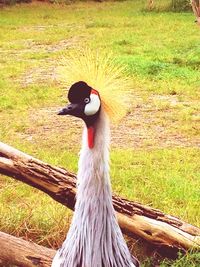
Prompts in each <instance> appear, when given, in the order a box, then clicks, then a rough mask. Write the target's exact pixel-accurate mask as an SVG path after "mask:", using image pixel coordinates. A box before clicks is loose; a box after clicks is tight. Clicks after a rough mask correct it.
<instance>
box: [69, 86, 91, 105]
mask: <svg viewBox="0 0 200 267" xmlns="http://www.w3.org/2000/svg"><path fill="white" fill-rule="evenodd" d="M91 90H92V88H91V87H90V86H89V85H88V84H87V83H85V82H83V81H79V82H76V83H74V84H73V85H72V86H71V87H70V89H69V93H68V99H69V101H70V102H71V103H80V102H82V101H84V99H85V98H87V97H90V93H91Z"/></svg>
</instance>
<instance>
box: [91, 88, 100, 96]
mask: <svg viewBox="0 0 200 267" xmlns="http://www.w3.org/2000/svg"><path fill="white" fill-rule="evenodd" d="M90 94H94V95H99V93H98V92H97V91H96V90H94V89H92V90H91V93H90Z"/></svg>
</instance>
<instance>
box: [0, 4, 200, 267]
mask: <svg viewBox="0 0 200 267" xmlns="http://www.w3.org/2000/svg"><path fill="white" fill-rule="evenodd" d="M164 2H165V3H166V1H164ZM199 37H200V31H199V29H198V28H197V27H196V26H195V24H194V17H193V15H192V13H171V12H162V13H159V12H145V11H144V2H142V1H125V2H105V3H92V2H89V3H83V2H82V3H76V4H71V5H66V6H63V5H62V6H59V5H48V4H41V3H36V4H35V3H34V4H31V5H26V4H23V5H17V6H13V7H6V8H4V9H2V10H1V13H0V40H1V42H0V54H1V57H0V140H1V141H2V142H5V143H9V144H11V145H13V146H15V147H17V148H19V149H21V150H23V151H25V152H27V153H29V154H32V155H34V156H35V157H38V158H40V159H42V160H44V161H47V162H49V163H51V164H54V165H57V166H64V167H66V168H68V169H69V170H72V171H75V172H76V171H77V160H78V156H77V153H78V151H79V149H80V145H79V142H77V140H78V138H79V137H78V138H77V139H76V135H78V136H81V133H80V129H79V130H78V133H76V131H77V129H76V128H73V127H67V126H66V127H64V130H63V124H64V123H65V122H64V121H63V120H60V121H58V119H57V118H56V119H55V115H54V114H56V110H57V109H58V107H59V106H62V105H63V104H64V102H65V94H66V90H65V86H64V85H63V84H61V83H59V82H58V81H57V79H56V67H57V66H58V65H59V61H60V59H61V58H62V57H63V56H65V55H67V54H68V52H69V51H71V50H73V49H78V48H79V47H84V46H90V47H91V48H93V49H97V50H103V51H108V52H110V51H112V52H113V53H114V54H115V56H116V64H118V63H122V64H123V65H125V66H126V67H127V76H129V77H130V78H131V80H132V87H133V89H132V91H131V95H132V100H131V101H132V104H133V108H132V110H133V112H134V111H137V109H136V107H137V106H139V108H140V107H148V106H150V108H149V110H150V111H148V112H147V110H143V109H141V112H142V113H141V114H140V115H141V116H142V118H143V120H144V129H147V139H146V141H145V142H146V143H145V142H144V144H143V146H142V147H141V148H139V149H138V148H137V146H133V147H131V148H130V147H128V145H127V146H126V147H123V146H122V147H121V146H120V147H116V146H114V148H113V149H112V153H111V159H112V166H111V167H112V184H113V189H114V191H115V192H116V193H118V194H120V195H122V196H124V197H127V198H129V199H133V200H137V201H139V202H142V203H144V204H149V205H152V206H153V207H155V208H159V209H161V210H163V211H164V212H166V213H168V214H172V215H175V216H178V217H180V218H182V219H183V220H185V221H187V222H189V223H192V224H194V225H197V226H200V219H199V218H200V209H199V202H200V190H199V188H200V173H199V156H200V155H199V154H200V153H199V148H198V144H199V130H200V129H199V120H200V117H199V97H200V90H199V88H200V79H199V71H200V64H199V63H200V57H199V53H200V45H199ZM138 96H139V98H138ZM173 101H175V103H174V102H173ZM140 118H141V117H138V121H135V120H129V121H128V122H127V125H128V126H129V127H130V129H132V130H134V129H137V124H138V123H139V121H140ZM152 118H153V119H154V120H153V122H152V121H151V119H152ZM67 123H68V124H69V123H70V119H69V120H67V121H66V124H67ZM152 124H155V125H158V126H160V127H161V126H162V127H164V128H166V131H165V133H166V139H168V138H169V139H170V136H176V135H178V134H180V135H181V136H183V137H184V140H190V142H189V143H187V144H186V143H184V141H181V142H180V143H179V145H175V146H174V145H173V143H172V144H170V145H168V146H167V147H166V146H165V145H163V143H162V142H161V143H160V142H158V140H157V139H154V138H150V139H148V134H150V133H152V131H153V133H154V134H156V131H159V130H156V129H154V128H151V127H152ZM80 127H81V125H80ZM148 129H150V131H149V132H148ZM65 130H66V131H65ZM79 133H80V134H79ZM131 138H132V136H130V140H131ZM79 139H80V138H79ZM69 140H70V141H69ZM127 143H128V140H127ZM150 145H151V146H150ZM149 147H150V148H149ZM70 218H71V212H70V211H68V210H66V209H65V208H64V207H62V206H61V205H60V204H57V203H55V202H54V201H52V200H51V199H50V198H49V197H47V196H45V195H44V194H43V193H41V192H38V191H37V190H34V189H32V188H30V187H28V186H26V185H24V184H21V183H20V182H16V181H14V180H12V179H10V178H7V177H4V176H0V229H1V230H2V231H5V232H9V233H12V234H15V235H17V236H24V237H25V238H27V239H31V240H33V241H36V242H38V243H39V244H43V245H47V246H51V247H58V246H59V245H60V244H61V243H62V241H63V239H64V238H65V234H66V231H67V229H68V225H69V221H70ZM195 264H196V265H195ZM198 265H199V254H188V255H186V256H185V258H181V257H180V259H178V260H177V261H176V262H170V263H169V262H167V261H164V262H162V263H161V265H160V266H174V267H178V266H198ZM144 266H145V267H147V266H152V261H151V260H146V261H144Z"/></svg>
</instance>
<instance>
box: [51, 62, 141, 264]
mask: <svg viewBox="0 0 200 267" xmlns="http://www.w3.org/2000/svg"><path fill="white" fill-rule="evenodd" d="M84 59H85V58H84ZM85 60H86V59H85ZM83 61H84V60H83ZM78 62H79V64H77V62H75V63H74V65H73V64H72V65H70V67H69V68H68V70H67V74H68V76H69V75H70V77H71V75H74V73H73V69H74V70H75V69H76V67H77V68H78V71H80V72H81V68H80V62H81V61H80V58H79V59H78ZM81 65H82V66H83V65H84V62H83V63H81ZM95 65H98V64H96V63H95ZM105 65H106V64H105ZM105 65H104V66H105ZM108 65H109V64H108ZM73 67H74V68H73ZM108 69H110V67H106V70H108ZM114 70H115V69H114ZM75 71H76V70H75ZM90 71H91V69H90ZM94 71H97V69H96V68H94ZM111 71H112V68H111ZM85 73H86V74H87V73H88V72H87V71H85ZM98 73H99V72H98ZM116 73H117V74H116V77H118V74H119V73H118V72H116ZM93 74H94V73H93ZM95 74H96V77H98V75H97V73H96V72H95ZM108 74H109V72H108ZM112 74H113V73H112ZM86 76H88V75H86ZM108 76H109V75H108ZM108 76H106V75H102V76H101V81H102V80H103V78H102V77H104V81H105V83H106V80H107V79H106V77H107V78H108V79H109V77H108ZM116 77H114V76H113V77H112V79H111V80H110V81H114V80H115V79H116ZM75 78H76V75H75ZM105 79H106V80H105ZM97 83H98V82H97ZM93 84H94V83H93ZM109 84H110V82H109ZM104 88H105V87H104ZM107 88H108V87H107ZM105 91H106V92H107V93H108V90H107V89H106V88H105ZM107 93H105V94H104V90H102V95H101V90H97V89H96V88H94V87H91V86H90V85H89V84H88V83H86V82H85V81H78V82H75V83H73V84H72V86H71V87H70V89H69V92H68V99H69V102H70V104H69V105H67V106H66V107H65V108H63V109H62V110H61V111H60V112H59V113H58V114H59V115H72V116H76V117H78V118H81V119H82V120H83V121H84V122H85V127H84V131H83V140H82V149H81V152H80V158H79V164H78V174H77V178H78V183H77V184H78V186H77V200H76V205H75V211H74V215H73V219H72V222H71V226H70V229H69V231H68V233H67V237H66V240H65V241H64V243H63V245H62V247H61V248H60V249H59V250H58V251H57V253H56V256H55V258H54V260H53V263H52V267H138V266H139V263H138V261H137V259H136V258H134V257H133V256H131V254H130V252H129V249H128V247H127V245H126V242H125V240H124V238H123V235H122V232H121V229H120V227H119V225H118V222H117V219H116V214H115V211H114V208H113V204H112V192H111V184H110V175H109V143H110V126H109V117H111V116H113V117H114V116H116V117H118V116H119V113H120V109H121V107H119V106H118V107H117V102H115V101H112V98H111V99H106V98H107V97H108V94H107ZM114 96H115V94H114ZM114 102H115V103H114ZM109 105H110V108H109ZM116 108H117V109H116ZM118 110H119V112H118Z"/></svg>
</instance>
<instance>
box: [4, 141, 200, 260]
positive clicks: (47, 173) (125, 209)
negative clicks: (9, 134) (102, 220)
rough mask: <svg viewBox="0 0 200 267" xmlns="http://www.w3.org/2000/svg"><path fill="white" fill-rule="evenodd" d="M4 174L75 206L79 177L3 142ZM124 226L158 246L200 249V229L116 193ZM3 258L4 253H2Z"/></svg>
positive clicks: (133, 233) (125, 230)
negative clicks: (77, 178)
mask: <svg viewBox="0 0 200 267" xmlns="http://www.w3.org/2000/svg"><path fill="white" fill-rule="evenodd" d="M0 173H1V174H4V175H7V176H10V177H13V178H14V179H17V180H19V181H22V182H24V183H26V184H29V185H31V186H33V187H36V188H38V189H39V190H41V191H43V192H45V193H47V194H48V195H49V196H51V197H52V198H53V199H55V200H56V201H58V202H60V203H62V204H63V205H65V206H67V207H68V208H70V209H72V210H73V208H74V204H75V195H76V176H75V175H74V174H73V173H71V172H69V171H67V170H65V169H62V168H58V167H54V166H51V165H49V164H48V163H45V162H42V161H40V160H38V159H35V158H33V157H31V156H30V155H27V154H25V153H22V152H20V151H19V150H17V149H14V148H12V147H10V146H8V145H6V144H3V143H1V142H0ZM113 204H114V208H115V210H116V211H117V217H118V221H119V224H120V227H121V229H122V230H123V232H124V233H126V234H128V235H129V236H136V237H139V238H142V239H144V240H146V241H148V242H150V243H152V244H154V245H155V246H157V247H161V248H165V249H166V248H168V249H170V250H172V251H177V250H178V249H182V250H187V249H191V248H196V249H200V229H199V228H197V227H195V226H193V225H190V224H188V223H186V222H183V221H181V220H180V219H178V218H176V217H173V216H170V215H166V214H164V213H163V212H161V211H159V210H157V209H153V208H151V207H148V206H144V205H142V204H140V203H137V202H133V201H128V200H126V199H123V198H120V197H118V196H113ZM0 257H1V254H0Z"/></svg>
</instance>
